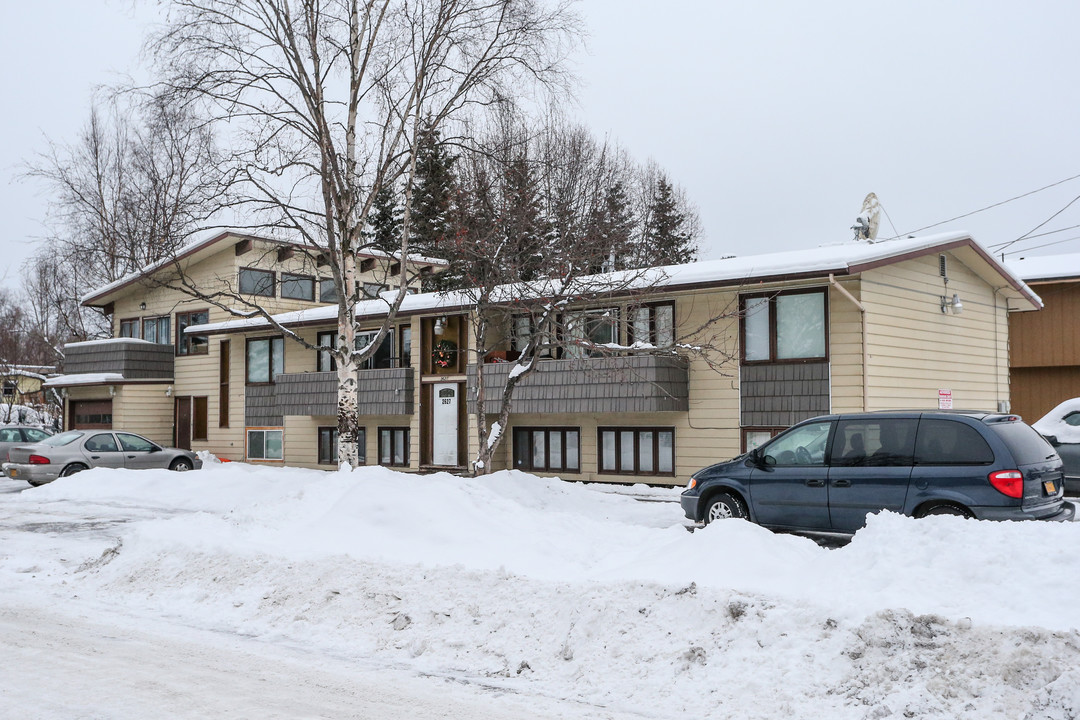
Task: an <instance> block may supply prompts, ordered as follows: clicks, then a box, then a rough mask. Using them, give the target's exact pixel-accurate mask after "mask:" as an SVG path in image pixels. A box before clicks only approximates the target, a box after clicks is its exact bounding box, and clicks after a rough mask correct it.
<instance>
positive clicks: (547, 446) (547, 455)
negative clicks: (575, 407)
mask: <svg viewBox="0 0 1080 720" xmlns="http://www.w3.org/2000/svg"><path fill="white" fill-rule="evenodd" d="M511 432H512V435H511V438H512V439H511V444H512V446H513V450H512V454H511V458H512V461H513V464H514V469H515V470H523V471H525V472H552V473H553V472H574V473H579V472H581V428H580V427H575V426H539V425H537V426H533V425H529V426H520V427H514V428H513V429H512V430H511ZM536 433H544V434H545V438H544V466H543V467H537V466H536V464H535V463H533V447H534V445H533V443H534V440H533V435H535V434H536ZM552 433H560V435H561V448H560V449H561V455H560V456H561V457H562V465H560V466H558V467H553V466H552V464H551V434H552ZM569 433H574V434H575V435H577V447H578V449H577V465H576V466H574V467H570V466H568V465H567V464H566V436H567V435H568V434H569ZM521 434H527V435H528V436H529V440H528V448H527V452H526V453H525V457H526V458H527V459H528V462H525V463H518V457H519V456H520V453H519V445H518V438H519V436H520V435H521Z"/></svg>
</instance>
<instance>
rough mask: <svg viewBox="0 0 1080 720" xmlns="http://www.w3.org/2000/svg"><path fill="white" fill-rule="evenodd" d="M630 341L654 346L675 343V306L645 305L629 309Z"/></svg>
mask: <svg viewBox="0 0 1080 720" xmlns="http://www.w3.org/2000/svg"><path fill="white" fill-rule="evenodd" d="M630 342H631V343H645V344H647V345H654V346H656V347H671V346H672V345H674V344H675V306H674V305H673V304H671V303H665V304H663V305H645V306H642V307H636V308H633V309H632V310H631V311H630Z"/></svg>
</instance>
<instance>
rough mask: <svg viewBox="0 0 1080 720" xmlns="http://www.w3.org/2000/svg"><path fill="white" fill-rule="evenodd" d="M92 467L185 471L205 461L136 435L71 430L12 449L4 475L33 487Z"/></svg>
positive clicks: (189, 453)
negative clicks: (23, 481)
mask: <svg viewBox="0 0 1080 720" xmlns="http://www.w3.org/2000/svg"><path fill="white" fill-rule="evenodd" d="M92 467H111V468H129V469H141V468H168V469H169V470H178V471H184V470H198V469H199V468H201V467H202V460H200V459H199V458H198V457H196V455H195V453H193V452H191V451H190V450H180V449H178V448H163V447H161V446H160V445H157V444H156V443H152V442H150V441H149V440H147V439H146V438H144V437H143V436H141V435H136V434H134V433H129V432H120V431H116V432H113V431H111V430H69V431H68V432H64V433H60V434H59V435H53V436H52V437H50V438H48V439H46V440H43V441H42V442H39V443H36V444H34V445H24V446H22V447H16V448H12V449H11V450H9V451H8V462H6V463H4V474H5V475H7V476H8V477H9V478H13V479H16V480H25V481H26V482H28V483H30V484H31V485H43V484H45V483H47V482H51V481H53V480H55V479H56V478H58V477H66V476H68V475H74V474H75V473H77V472H80V471H82V470H87V469H89V468H92Z"/></svg>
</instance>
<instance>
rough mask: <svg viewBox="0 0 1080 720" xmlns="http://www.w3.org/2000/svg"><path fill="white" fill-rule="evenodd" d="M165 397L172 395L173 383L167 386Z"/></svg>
mask: <svg viewBox="0 0 1080 720" xmlns="http://www.w3.org/2000/svg"><path fill="white" fill-rule="evenodd" d="M165 397H172V385H169V386H168V387H167V388H165Z"/></svg>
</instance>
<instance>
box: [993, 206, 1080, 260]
mask: <svg viewBox="0 0 1080 720" xmlns="http://www.w3.org/2000/svg"><path fill="white" fill-rule="evenodd" d="M1077 200H1080V195H1077V196H1076V197H1074V198H1073V199H1072V200H1070V201H1069V202H1067V203H1065V207H1063V208H1061V209H1060V210H1058V211H1057V212H1056V213H1054V214H1053V215H1051V216H1050V217H1048V218H1046V219H1045V220H1043V221H1042V222H1041V223H1039V224H1038V225H1036V226H1035V227H1033V228H1031V230H1029V231H1028V232H1026V233H1024V234H1023V235H1021V236H1020V237H1018V238H1016V239H1015V240H1013V241H1011V242H1007V243H1005V244H1004V245H999V246H997V248H996V250H1004V249H1005V248H1007V247H1010V246H1012V245H1015V244H1016V243H1018V242H1020V241H1021V240H1026V239H1027V237H1028V235H1030V234H1031V233H1033V232H1035V231H1036V230H1038V229H1039V228H1041V227H1042V226H1043V225H1045V224H1046V223H1048V222H1050V221H1051V220H1053V219H1054V218H1056V217H1057V216H1058V215H1060V214H1061V213H1063V212H1065V211H1066V210H1068V209H1069V207H1070V206H1071V205H1072V204H1073V203H1074V202H1076V201H1077ZM996 250H995V251H996Z"/></svg>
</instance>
